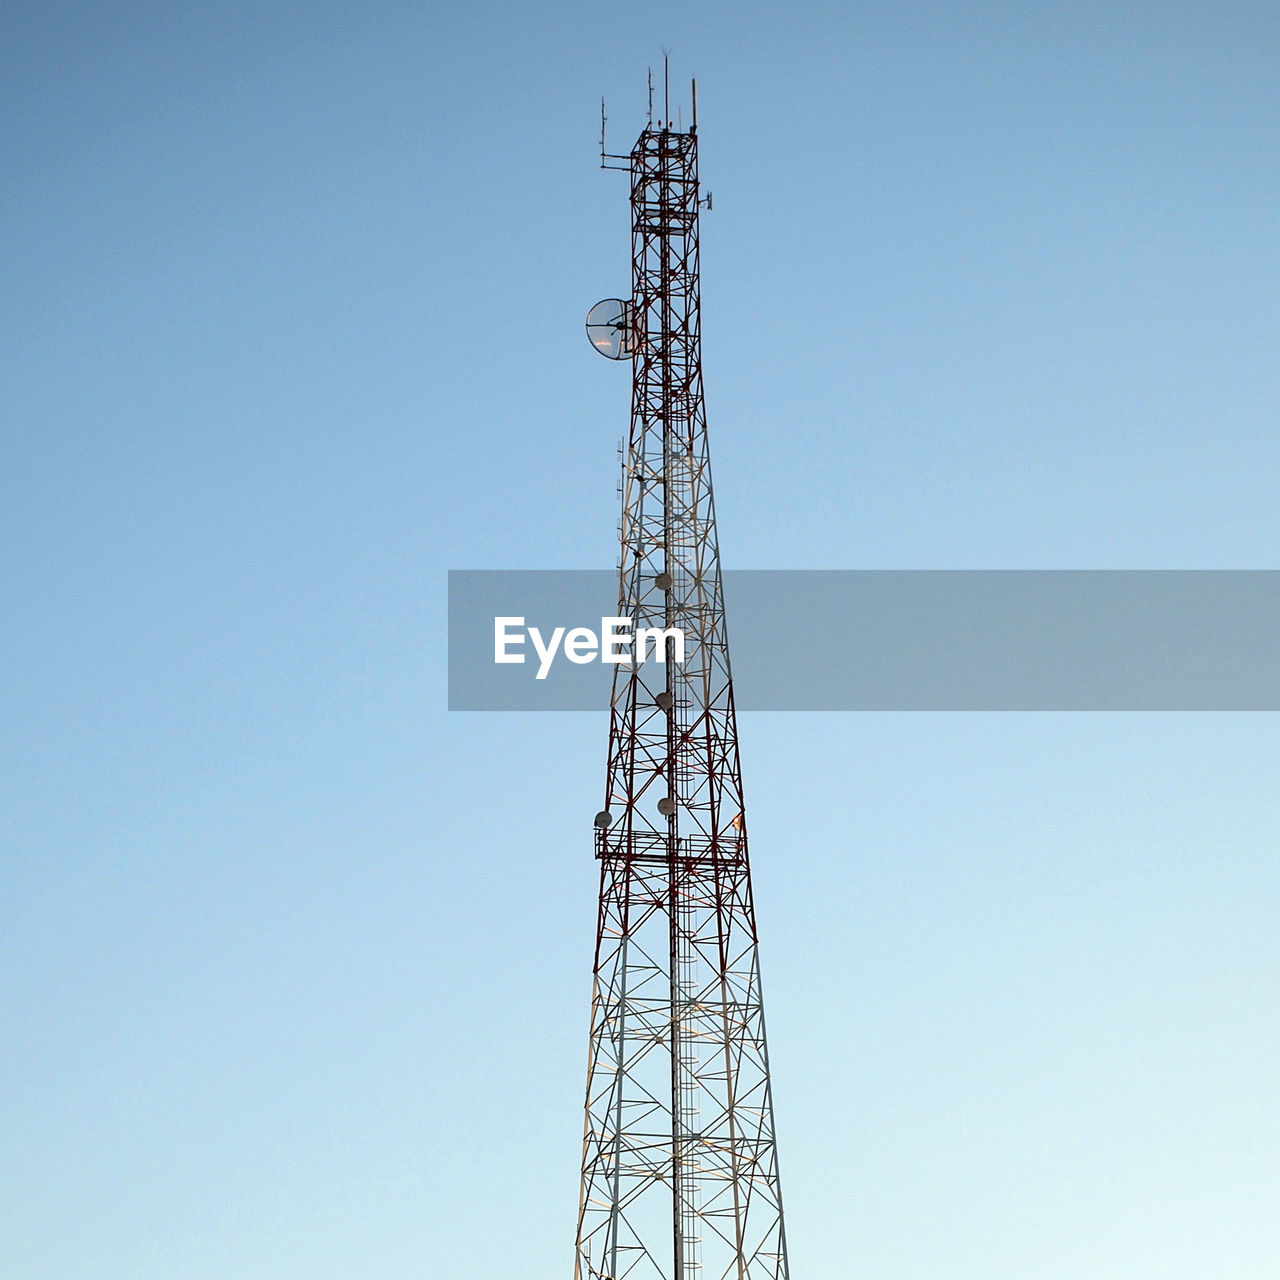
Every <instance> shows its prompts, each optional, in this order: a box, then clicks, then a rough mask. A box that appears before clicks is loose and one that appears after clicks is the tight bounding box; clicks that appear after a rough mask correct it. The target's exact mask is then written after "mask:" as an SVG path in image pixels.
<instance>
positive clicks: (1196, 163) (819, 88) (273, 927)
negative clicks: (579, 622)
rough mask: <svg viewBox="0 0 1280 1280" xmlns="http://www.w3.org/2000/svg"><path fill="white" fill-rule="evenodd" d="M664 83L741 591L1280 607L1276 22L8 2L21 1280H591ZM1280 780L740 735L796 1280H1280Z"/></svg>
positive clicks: (1174, 723) (1250, 759)
mask: <svg viewBox="0 0 1280 1280" xmlns="http://www.w3.org/2000/svg"><path fill="white" fill-rule="evenodd" d="M664 46H670V47H671V48H672V50H673V55H672V57H673V74H674V77H675V80H676V82H677V83H679V84H681V85H683V84H684V82H685V81H686V80H687V78H688V76H689V75H690V74H696V75H697V76H698V82H699V108H700V134H701V139H702V161H703V175H704V179H705V182H706V185H707V186H709V187H710V188H711V190H712V191H713V192H714V195H715V209H714V212H713V213H712V214H710V215H709V216H708V217H707V218H706V219H705V222H704V227H703V246H704V247H703V253H704V259H703V264H704V280H703V286H704V289H703V292H704V334H705V344H704V347H705V350H704V355H705V367H706V384H707V395H708V413H709V419H710V423H711V429H712V441H713V453H714V455H715V464H716V477H717V498H718V507H719V514H720V519H721V537H722V545H723V548H724V558H725V562H726V563H727V564H728V565H730V566H732V567H736V568H752V567H757V568H787V567H795V568H816V567H834V568H846V567H847V568H864V567H867V568H877V567H878V568H901V567H939V568H949V567H983V568H1004V567H1009V568H1014V567H1017V568H1028V567H1031V568H1034V567H1072V568H1089V567H1101V568H1106V567H1134V568H1145V567H1195V568H1230V567H1249V568H1275V567H1280V566H1277V562H1276V547H1277V539H1278V535H1280V506H1278V504H1277V502H1276V494H1277V491H1278V489H1280V440H1278V438H1277V429H1276V424H1277V417H1278V410H1280V360H1277V358H1276V335H1277V332H1278V331H1280V236H1278V232H1277V228H1278V227H1280V110H1278V109H1277V107H1278V105H1280V103H1278V97H1280V71H1278V70H1277V67H1280V12H1278V11H1277V10H1276V9H1275V7H1274V6H1271V5H1261V4H1258V5H1248V4H1227V5H1221V4H1213V5H1211V4H1207V3H1204V4H1177V3H1167V2H1162V3H1149V4H1103V3H1086V4H1079V5H1066V6H1049V5H1044V4H1032V3H1022V4H1018V3H1009V4H999V5H997V4H991V5H982V4H958V3H955V4H939V5H934V6H927V5H923V6H922V5H917V4H909V3H908V4H903V5H892V6H886V5H862V6H852V5H847V4H829V5H820V4H805V3H798V4H787V5H781V4H779V5H759V4H710V5H695V4H680V5H675V4H669V3H653V4H648V5H643V6H637V7H633V8H630V9H628V8H626V7H620V6H617V5H594V6H585V5H583V6H568V5H560V6H556V5H537V6H535V5H529V6H509V7H502V6H497V7H495V6H488V5H483V4H468V5H449V6H432V5H430V4H417V5H411V4H382V3H370V4H364V5H359V6H357V5H349V6H348V5H334V4H323V3H322V4H316V3H309V4H301V3H297V4H259V5H245V4H233V3H212V4H201V5H195V4H189V3H188V4H172V3H171V4H159V3H155V4H123V3H121V4H107V5H104V4H78V5H77V4H58V3H51V4H40V5H36V4H30V3H12V4H10V5H8V6H7V7H6V9H5V12H4V16H3V18H2V19H0V103H2V104H3V105H2V107H0V110H2V112H3V120H2V127H0V160H2V162H3V172H4V182H3V194H2V195H0V271H2V272H3V275H2V276H0V431H2V432H3V441H2V445H0V449H2V453H0V477H2V483H3V487H4V499H3V503H0V589H2V591H3V597H2V598H3V604H2V606H0V607H2V610H3V612H2V614H0V619H2V621H0V842H2V848H0V854H2V860H0V1274H3V1275H5V1276H12V1277H15V1280H229V1278H231V1277H235V1278H244V1280H352V1277H360V1280H393V1278H395V1280H401V1278H403V1277H409V1276H417V1277H433V1278H435V1277H453V1276H458V1277H463V1276H466V1277H472V1276H483V1277H486V1280H566V1277H567V1276H568V1275H569V1274H570V1273H569V1268H570V1266H571V1253H572V1232H573V1219H574V1211H575V1208H576V1195H577V1165H578V1158H579V1143H580V1132H581V1096H582V1088H583V1080H584V1075H583V1072H584V1061H585V1048H586V1044H585V1036H586V1026H587V1006H588V998H589V966H590V954H591V945H592V939H593V926H594V918H593V899H594V893H595V882H594V875H595V868H594V865H593V863H592V859H591V841H590V822H591V816H592V814H593V813H594V812H595V810H596V809H597V808H598V807H599V804H598V801H599V794H600V788H601V786H602V778H603V767H604V747H605V742H604V735H605V717H604V714H603V710H602V712H601V714H600V715H561V716H523V717H522V716H518V715H509V716H501V715H494V716H484V715H474V716H463V715H453V716H450V715H449V714H447V713H446V711H445V709H444V702H445V683H444V677H445V668H444V651H443V639H442V637H443V626H444V606H445V573H446V570H447V569H449V568H483V567H490V568H567V567H607V566H608V565H610V564H612V562H613V555H614V551H613V543H612V540H613V536H614V521H615V518H616V513H615V503H616V495H615V492H614V486H615V481H616V465H617V460H616V455H615V444H616V442H617V440H618V439H619V437H621V436H622V434H623V433H624V431H625V427H626V421H625V419H626V413H627V407H628V405H627V401H628V392H627V386H626V376H625V371H624V370H622V369H620V368H619V367H618V366H614V365H610V364H608V363H606V362H605V361H602V360H600V359H599V358H598V357H596V356H594V355H593V354H592V353H591V351H590V349H589V348H588V346H587V343H586V341H585V338H584V336H583V332H582V318H583V315H584V314H585V311H586V309H587V307H588V306H589V305H590V304H591V303H593V302H595V301H596V300H597V299H598V298H601V297H605V296H608V295H610V294H617V293H619V292H622V291H625V289H626V287H627V263H628V243H627V204H626V193H625V190H624V186H623V180H622V179H621V178H620V177H619V175H616V174H601V173H600V172H599V170H598V169H597V168H596V164H597V158H596V152H595V147H596V134H597V129H598V113H599V99H600V95H601V94H602V93H604V94H606V95H607V97H608V99H609V103H610V108H609V111H610V116H611V128H612V129H613V131H614V132H613V135H612V136H613V138H614V140H615V141H616V142H617V144H618V145H619V146H620V147H625V146H626V145H628V144H629V142H630V141H631V139H632V136H633V135H634V133H635V131H636V130H637V129H638V128H639V127H640V125H641V124H642V122H643V114H644V101H645V71H646V67H647V66H648V65H649V64H650V63H655V62H660V59H661V51H662V49H663V47H664ZM1278 729H1280V724H1278V723H1277V720H1276V718H1275V717H1274V716H1268V715H1253V716H1249V715H1235V716H1233V715H1220V716H1212V715H1201V716H1189V715H1184V716H1179V715H1164V716H1146V717H1142V716H1120V715H1110V716H1106V715H1094V716H1090V715H1076V716H1070V715H1058V716H1055V715H1021V716H994V715H989V716H980V715H974V716H964V715H950V716H945V715H936V716H934V715H915V716H912V715H900V716H892V715H882V716H872V715H864V716H852V715H850V716H835V715H830V716H809V717H805V716H783V715H772V716H771V715H757V716H751V717H746V718H745V721H744V724H743V739H744V740H743V752H744V764H745V780H746V785H747V788H748V798H749V804H750V808H751V815H752V817H751V821H752V833H753V845H754V854H755V859H756V873H757V893H758V899H759V903H760V909H761V920H762V929H763V948H764V951H763V954H764V961H765V974H766V978H767V985H768V999H769V1015H770V1029H771V1036H772V1047H773V1058H774V1067H775V1077H776V1079H775V1096H776V1103H777V1112H778V1125H779V1132H780V1139H781V1153H782V1159H783V1176H784V1187H785V1191H786V1195H787V1201H788V1217H789V1235H790V1240H791V1245H792V1262H793V1269H794V1273H795V1275H796V1277H797V1280H814V1278H815V1277H829V1278H835V1277H845V1276H848V1277H857V1278H858V1280H1192V1278H1194V1280H1220V1278H1221V1277H1231V1280H1274V1277H1275V1276H1276V1275H1277V1274H1280V1226H1278V1225H1277V1223H1278V1222H1280V1218H1277V1215H1276V1212H1275V1207H1276V1202H1277V1196H1278V1195H1280V1155H1278V1151H1280V1097H1278V1096H1277V1092H1276V1064H1277V1059H1278V1058H1280V1007H1278V1006H1280V994H1278V992H1280V985H1278V982H1277V979H1278V978H1280V947H1278V945H1277V940H1276V925H1275V921H1276V919H1277V914H1278V911H1277V909H1278V907H1280V871H1278V870H1277V859H1276V849H1277V835H1278V827H1280V803H1278V801H1277V787H1276V779H1277V773H1278V772H1280V738H1278V735H1277V731H1278Z"/></svg>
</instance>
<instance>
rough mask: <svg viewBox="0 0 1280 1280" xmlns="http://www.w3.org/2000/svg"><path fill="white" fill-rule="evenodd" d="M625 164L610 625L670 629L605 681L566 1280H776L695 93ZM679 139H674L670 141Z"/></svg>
mask: <svg viewBox="0 0 1280 1280" xmlns="http://www.w3.org/2000/svg"><path fill="white" fill-rule="evenodd" d="M649 98H650V111H649V123H648V125H647V127H646V128H645V129H644V130H643V132H642V133H641V134H640V137H639V140H638V141H637V142H636V144H635V146H634V147H633V148H632V149H631V153H630V154H629V155H626V156H615V155H609V154H607V153H606V152H605V148H604V110H603V106H602V107H601V146H600V150H601V163H602V165H603V166H604V167H607V168H618V169H621V170H623V171H624V172H626V173H628V174H630V178H631V269H632V280H631V296H630V298H627V299H608V300H606V301H605V302H602V303H598V304H597V305H596V306H595V307H593V308H592V309H591V312H590V313H589V315H588V318H587V334H588V337H589V338H590V339H591V341H592V343H593V345H594V346H595V347H596V348H597V350H599V351H600V352H601V353H602V354H604V355H606V356H609V357H611V358H613V359H616V360H619V361H621V360H629V361H630V362H631V370H632V391H631V432H630V438H629V441H628V445H627V448H626V451H625V454H624V457H623V472H622V523H621V537H622V553H621V561H620V569H621V572H620V584H619V593H618V596H619V599H618V614H619V616H622V617H628V618H632V619H633V620H634V626H635V628H636V629H637V630H638V629H639V628H641V627H648V628H658V629H660V630H664V631H665V630H666V629H668V628H679V629H680V630H681V631H683V633H684V646H685V647H684V661H683V663H677V662H676V661H675V660H674V659H675V657H676V656H677V654H676V650H675V639H674V637H671V636H669V637H668V638H667V639H666V640H665V644H666V652H665V655H664V656H665V661H657V660H656V659H657V654H656V653H653V652H651V653H650V654H649V655H648V657H647V660H646V656H645V655H644V654H642V653H640V652H639V651H637V652H636V654H635V656H634V659H633V661H632V662H631V663H629V664H626V665H620V666H618V667H615V675H614V684H613V698H612V705H611V711H610V720H609V758H608V770H607V782H606V786H605V805H604V809H603V810H602V811H601V812H600V813H599V814H598V815H597V817H596V822H595V848H596V857H597V858H598V860H599V862H600V909H599V916H598V925H597V933H596V953H595V967H594V990H593V994H592V1002H591V1046H590V1053H589V1058H588V1066H587V1098H586V1131H585V1137H584V1141H583V1153H582V1188H581V1195H580V1200H579V1210H578V1238H577V1253H576V1260H575V1265H574V1280H698V1278H699V1277H705V1280H788V1269H787V1246H786V1234H785V1231H784V1227H783V1216H782V1193H781V1189H780V1186H779V1180H778V1157H777V1148H776V1145H775V1142H774V1123H773V1101H772V1097H771V1092H770V1084H769V1055H768V1051H767V1049H766V1045H765V1029H764V1006H763V1001H762V996H761V988H760V966H759V960H758V956H757V938H756V917H755V908H754V905H753V903H752V896H751V874H750V869H749V866H748V862H747V826H746V819H745V816H744V815H745V810H744V808H743V802H742V780H741V773H740V770H739V765H738V733H737V723H736V719H735V714H734V703H733V680H732V677H731V674H730V668H729V650H728V644H727V640H726V636H725V616H724V599H723V595H722V591H721V579H720V557H719V550H718V547H717V543H716V527H715V508H714V505H713V501H712V493H711V468H710V460H709V455H708V451H707V430H706V419H705V416H704V411H703V402H702V365H701V349H700V343H701V329H700V319H699V300H698V214H699V210H700V208H703V207H705V208H710V205H711V197H710V196H709V195H708V196H707V197H706V198H705V199H703V198H702V197H701V196H700V194H699V189H698V162H697V131H698V126H697V86H696V84H695V85H694V88H693V104H692V105H693V114H692V122H691V125H690V127H689V129H688V130H687V131H684V130H683V129H682V128H680V127H678V125H677V124H676V122H675V121H673V120H672V119H671V118H670V116H671V111H670V106H669V102H670V98H669V94H668V93H667V92H666V91H665V85H664V93H663V103H664V108H665V109H664V112H663V115H662V118H661V119H659V120H657V121H655V120H654V119H653V89H652V79H651V80H650V94H649ZM673 126H674V127H673Z"/></svg>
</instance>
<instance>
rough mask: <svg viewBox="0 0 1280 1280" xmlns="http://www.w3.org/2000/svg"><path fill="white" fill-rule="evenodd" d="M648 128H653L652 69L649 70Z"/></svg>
mask: <svg viewBox="0 0 1280 1280" xmlns="http://www.w3.org/2000/svg"><path fill="white" fill-rule="evenodd" d="M649 128H650V129H652V128H653V68H652V67H650V68H649Z"/></svg>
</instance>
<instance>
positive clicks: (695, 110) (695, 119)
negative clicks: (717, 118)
mask: <svg viewBox="0 0 1280 1280" xmlns="http://www.w3.org/2000/svg"><path fill="white" fill-rule="evenodd" d="M692 83H693V128H692V129H690V130H689V132H690V133H697V132H698V82H697V80H696V79H695V80H694V81H693V82H692Z"/></svg>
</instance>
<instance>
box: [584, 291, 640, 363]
mask: <svg viewBox="0 0 1280 1280" xmlns="http://www.w3.org/2000/svg"><path fill="white" fill-rule="evenodd" d="M587 339H588V341H589V342H590V343H591V345H592V346H593V347H595V349H596V350H597V351H598V352H599V353H600V354H601V355H602V356H608V357H609V359H610V360H625V359H626V358H627V357H628V356H629V355H631V353H632V352H633V351H634V350H635V345H634V343H633V341H632V328H631V304H630V303H629V302H623V300H622V299H621V298H606V299H605V300H604V301H603V302H597V303H596V305H595V306H594V307H592V308H591V310H590V311H588V312H587Z"/></svg>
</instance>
